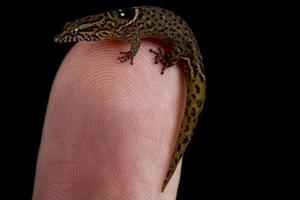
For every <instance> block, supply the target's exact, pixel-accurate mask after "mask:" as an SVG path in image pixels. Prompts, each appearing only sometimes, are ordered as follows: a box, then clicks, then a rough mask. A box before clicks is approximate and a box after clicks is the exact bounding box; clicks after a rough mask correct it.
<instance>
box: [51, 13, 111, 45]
mask: <svg viewBox="0 0 300 200" xmlns="http://www.w3.org/2000/svg"><path fill="white" fill-rule="evenodd" d="M105 21H107V16H106V15H105V14H98V15H91V16H87V17H84V18H81V19H77V20H74V21H71V22H68V23H66V25H65V26H64V29H63V31H62V32H61V33H60V34H58V35H57V36H55V38H54V41H55V42H58V43H66V42H78V41H95V40H102V39H107V38H110V35H111V31H109V30H108V29H106V28H104V24H105Z"/></svg>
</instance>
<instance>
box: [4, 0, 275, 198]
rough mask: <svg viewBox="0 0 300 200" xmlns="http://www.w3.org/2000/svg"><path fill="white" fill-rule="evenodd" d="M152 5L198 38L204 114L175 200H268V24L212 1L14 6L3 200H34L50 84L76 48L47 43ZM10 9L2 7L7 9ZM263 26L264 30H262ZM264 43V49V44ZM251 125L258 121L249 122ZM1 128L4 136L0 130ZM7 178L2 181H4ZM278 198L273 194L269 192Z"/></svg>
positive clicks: (248, 7) (9, 28)
mask: <svg viewBox="0 0 300 200" xmlns="http://www.w3.org/2000/svg"><path fill="white" fill-rule="evenodd" d="M137 5H155V6H160V7H164V8H167V9H169V10H172V11H174V12H175V13H177V14H179V15H180V16H182V18H184V19H185V20H186V21H187V22H188V23H189V24H190V26H191V28H192V29H193V30H194V33H195V35H196V37H197V39H198V41H199V44H200V49H201V52H202V56H203V58H204V64H205V67H206V73H207V80H208V86H207V87H208V88H207V101H206V105H205V109H204V113H203V115H202V116H201V120H200V122H199V125H198V129H197V134H195V136H194V138H193V140H192V142H191V144H190V146H189V148H188V149H187V152H186V153H185V156H184V159H183V168H182V175H181V180H180V185H179V191H178V198H177V199H178V200H181V199H188V200H189V199H191V200H193V199H213V198H215V197H216V198H245V197H257V196H258V194H260V196H261V193H263V194H265V195H266V194H267V193H268V191H271V190H269V188H270V187H271V186H270V183H271V185H273V184H274V183H272V182H273V181H274V182H275V181H276V179H277V178H278V177H273V176H272V175H273V172H274V171H275V169H273V168H272V167H270V165H268V164H267V163H268V162H269V160H271V159H272V156H274V155H273V153H272V152H271V150H269V149H266V148H265V147H262V146H263V145H264V144H266V136H263V133H264V132H266V131H267V129H264V128H257V126H256V125H257V124H259V125H261V124H264V123H266V122H265V120H264V113H265V111H266V110H267V109H268V107H267V106H266V107H264V109H265V110H260V111H259V112H257V110H256V106H255V105H256V104H257V101H262V102H264V101H263V99H262V97H261V96H260V94H261V92H260V91H261V90H260V89H261V87H262V86H258V84H257V82H259V80H260V79H261V76H259V72H262V71H263V69H261V68H259V67H258V66H259V64H264V63H261V62H262V61H260V59H261V58H260V57H261V56H262V55H261V54H260V53H259V52H260V51H261V49H263V48H264V46H263V45H261V44H258V39H257V38H258V37H264V34H263V33H262V31H261V30H262V28H263V27H265V26H267V25H268V24H269V23H268V22H269V21H268V19H265V18H263V19H262V18H259V17H258V16H260V15H261V14H262V13H264V12H265V11H266V8H265V7H263V6H262V5H260V4H259V3H258V4H255V5H254V4H251V3H243V4H241V3H236V2H235V3H233V2H232V3H229V2H223V3H220V2H214V1H190V0H184V1H178V2H177V1H169V0H161V1H150V0H149V1H117V0H109V1H101V0H98V1H81V2H75V1H73V2H64V3H62V2H54V1H51V2H38V3H36V2H35V3H29V2H26V3H18V4H17V5H13V6H12V7H13V8H10V7H7V9H8V10H10V13H11V14H8V15H7V14H6V15H5V17H4V18H2V19H4V20H3V22H2V27H5V28H2V34H4V36H3V37H2V42H3V44H4V45H3V49H5V50H6V51H5V52H6V53H7V55H6V54H4V56H3V63H2V65H3V67H2V73H1V74H2V80H1V81H3V84H2V86H4V90H2V93H3V94H4V95H3V97H4V98H2V100H4V102H5V103H4V104H3V105H4V106H3V107H4V108H3V110H4V111H7V112H3V116H4V118H5V119H6V120H7V122H6V120H5V121H3V125H4V128H3V130H4V131H3V136H4V138H3V140H2V142H3V144H4V145H2V147H3V148H4V149H3V151H2V152H3V155H4V157H5V158H6V159H7V162H5V166H7V167H8V169H7V171H3V173H4V175H8V179H7V181H5V183H6V184H5V185H6V186H7V188H8V190H7V191H9V196H10V198H8V199H31V195H32V190H33V182H34V174H35V165H36V158H37V153H38V148H39V142H40V138H41V133H42V127H43V121H44V116H45V112H46V106H47V101H48V96H49V92H50V89H51V84H52V82H53V79H54V77H55V74H56V72H57V70H58V67H59V65H60V63H61V61H62V59H63V58H64V56H65V54H66V53H67V52H68V50H69V49H70V47H71V46H72V45H73V44H64V45H58V44H55V43H54V42H53V37H54V35H55V34H57V33H58V32H59V31H60V30H61V28H62V27H63V25H64V23H66V22H68V21H69V20H73V19H76V18H79V17H84V16H86V15H90V14H95V13H99V12H103V11H107V10H113V9H118V8H124V7H130V6H137ZM5 8H6V7H3V9H4V10H5ZM258 22H260V23H258ZM264 42H267V40H264ZM251 116H254V117H251ZM6 126H7V127H6ZM6 172H7V173H6ZM272 192H273V193H275V194H276V193H277V192H279V191H272Z"/></svg>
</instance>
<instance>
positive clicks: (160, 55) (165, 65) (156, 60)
mask: <svg viewBox="0 0 300 200" xmlns="http://www.w3.org/2000/svg"><path fill="white" fill-rule="evenodd" d="M149 51H150V52H151V53H153V54H155V58H154V63H155V64H158V63H159V62H161V63H162V65H163V67H162V69H161V72H160V74H161V75H163V74H164V73H165V70H166V69H167V68H168V67H170V65H169V63H168V62H167V61H166V60H167V59H166V56H165V54H164V53H163V51H162V49H161V48H159V47H158V52H157V51H155V50H153V49H149Z"/></svg>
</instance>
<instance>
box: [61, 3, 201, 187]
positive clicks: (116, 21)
mask: <svg viewBox="0 0 300 200" xmlns="http://www.w3.org/2000/svg"><path fill="white" fill-rule="evenodd" d="M148 37H150V38H156V39H159V40H162V41H164V42H167V43H168V44H169V45H170V47H171V50H170V51H168V52H167V53H164V52H163V51H162V50H161V49H160V48H159V49H158V50H157V51H155V50H153V49H149V51H150V52H151V53H153V54H154V55H155V64H158V63H159V62H160V63H161V64H162V66H163V67H162V70H161V74H163V73H164V71H165V69H167V68H168V67H172V66H173V65H175V64H176V63H177V62H178V61H179V60H182V61H183V65H184V73H185V80H186V91H187V95H186V106H185V110H184V117H183V121H182V124H181V128H180V131H179V134H178V136H177V140H176V143H175V147H174V151H173V154H172V157H171V161H170V164H169V169H168V172H167V173H166V177H165V180H164V182H163V184H162V189H161V191H162V192H163V191H164V190H165V187H166V186H167V184H168V182H169V181H170V179H171V177H172V175H173V173H174V171H175V169H176V167H177V164H178V162H179V161H180V159H181V157H182V156H183V153H184V152H185V149H186V148H187V146H188V144H189V142H190V140H191V137H192V135H193V133H194V131H195V128H196V125H197V121H198V118H199V115H200V113H201V111H202V109H203V105H204V99H205V90H206V81H205V80H206V79H205V75H204V67H203V62H202V57H201V54H200V51H199V47H198V44H197V41H196V39H195V36H194V34H193V32H192V30H191V29H190V28H189V26H188V24H187V23H186V22H185V21H184V20H183V19H182V18H180V17H179V16H178V15H176V14H174V13H173V12H171V11H168V10H166V9H163V8H158V7H151V6H141V7H131V8H126V9H120V10H116V11H110V12H105V13H101V14H98V15H91V16H87V17H84V18H81V19H78V20H75V21H72V22H69V23H67V24H66V25H65V27H64V30H63V31H62V33H61V34H59V35H57V36H56V37H55V42H58V43H64V42H77V41H95V40H104V39H117V40H123V41H127V42H129V43H130V45H131V47H130V50H129V51H128V52H120V54H121V56H120V57H119V58H118V59H119V60H120V61H121V62H125V61H128V60H129V61H130V63H131V64H133V58H134V56H135V55H136V53H137V52H138V50H139V47H140V39H143V38H148Z"/></svg>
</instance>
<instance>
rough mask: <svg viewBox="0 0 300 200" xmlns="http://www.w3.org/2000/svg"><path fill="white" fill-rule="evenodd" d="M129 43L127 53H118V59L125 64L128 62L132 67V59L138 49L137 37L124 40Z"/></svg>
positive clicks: (133, 36) (138, 41)
mask: <svg viewBox="0 0 300 200" xmlns="http://www.w3.org/2000/svg"><path fill="white" fill-rule="evenodd" d="M126 41H128V42H129V43H130V50H129V51H120V54H121V55H122V56H120V57H118V59H119V60H120V62H126V61H127V60H130V64H131V65H133V58H134V57H135V55H136V54H137V52H138V51H139V48H140V39H139V37H138V35H132V36H131V37H130V38H128V39H126Z"/></svg>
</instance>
